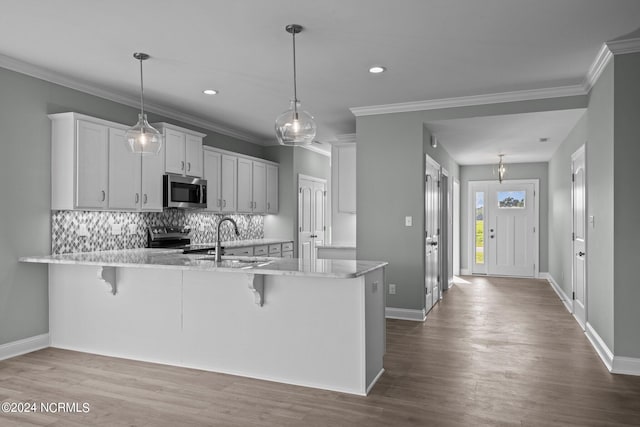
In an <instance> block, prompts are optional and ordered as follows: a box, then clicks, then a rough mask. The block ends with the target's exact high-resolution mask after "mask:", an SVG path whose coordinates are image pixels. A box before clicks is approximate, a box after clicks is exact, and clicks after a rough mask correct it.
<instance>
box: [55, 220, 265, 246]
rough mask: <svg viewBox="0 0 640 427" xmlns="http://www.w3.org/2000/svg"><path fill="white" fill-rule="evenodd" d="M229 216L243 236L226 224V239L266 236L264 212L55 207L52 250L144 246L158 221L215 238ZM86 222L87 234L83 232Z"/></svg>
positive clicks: (202, 239)
mask: <svg viewBox="0 0 640 427" xmlns="http://www.w3.org/2000/svg"><path fill="white" fill-rule="evenodd" d="M225 216H230V217H231V218H233V219H234V220H235V221H236V222H237V223H238V229H239V230H240V237H236V235H235V234H234V233H233V230H232V228H233V227H227V226H226V225H223V226H222V230H221V231H220V233H221V234H222V240H247V239H262V238H264V217H262V216H260V215H220V214H214V213H210V212H195V211H193V212H192V211H183V210H178V209H169V210H166V211H164V212H88V211H52V212H51V253H52V254H61V253H70V252H93V251H107V250H114V249H135V248H144V247H146V245H147V227H149V226H157V225H176V226H182V225H186V226H188V227H190V228H191V235H190V237H191V242H192V243H209V242H215V241H216V229H217V227H218V222H219V221H220V220H221V219H222V218H224V217H225ZM113 224H116V225H119V226H121V227H122V234H119V235H113V234H112V233H111V231H112V225H113ZM84 226H86V232H87V233H86V234H88V235H87V236H81V235H80V234H81V233H80V230H81V228H84ZM83 231H84V230H83Z"/></svg>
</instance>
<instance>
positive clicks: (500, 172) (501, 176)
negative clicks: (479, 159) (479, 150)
mask: <svg viewBox="0 0 640 427" xmlns="http://www.w3.org/2000/svg"><path fill="white" fill-rule="evenodd" d="M498 156H499V157H500V161H499V162H498V182H499V183H500V184H502V181H503V180H504V176H505V175H506V174H507V168H506V167H505V166H504V163H502V158H503V157H504V154H499V155H498Z"/></svg>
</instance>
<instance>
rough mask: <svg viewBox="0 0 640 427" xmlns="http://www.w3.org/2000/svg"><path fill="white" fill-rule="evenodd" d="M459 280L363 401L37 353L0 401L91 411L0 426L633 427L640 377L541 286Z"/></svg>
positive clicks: (393, 330) (4, 417)
mask: <svg viewBox="0 0 640 427" xmlns="http://www.w3.org/2000/svg"><path fill="white" fill-rule="evenodd" d="M466 279H467V280H469V281H470V283H467V284H456V285H455V286H454V287H453V288H452V289H451V290H449V291H448V292H447V293H446V294H445V298H444V300H442V301H440V303H439V304H438V305H437V306H436V307H435V308H434V309H433V310H432V312H431V313H430V314H429V316H428V319H427V322H426V323H419V322H408V321H399V320H389V321H388V322H387V331H388V333H387V355H386V357H385V368H386V372H385V374H384V375H383V376H382V378H381V379H380V381H379V382H378V384H377V385H376V386H375V387H374V388H373V390H372V392H371V393H370V395H369V396H368V397H358V396H352V395H346V394H341V393H335V392H328V391H323V390H315V389H309V388H304V387H295V386H289V385H283V384H277V383H270V382H265V381H258V380H251V379H246V378H239V377H234V376H229V375H222V374H215V373H210V372H202V371H196V370H190V369H183V368H175V367H170V366H162V365H154V364H149V363H142V362H133V361H128V360H122V359H114V358H109V357H102V356H95V355H89V354H84V353H77V352H71V351H64V350H58V349H45V350H42V351H38V352H34V353H31V354H27V355H24V356H20V357H16V358H13V359H9V360H5V361H0V401H10V402H26V401H28V402H79V403H82V402H87V403H89V404H90V411H89V412H88V413H86V414H85V413H57V414H42V413H37V414H34V413H29V414H22V415H16V414H6V413H5V414H3V413H0V425H1V426H3V427H4V426H11V425H19V426H25V425H51V426H87V425H104V426H205V425H221V426H222V425H225V426H254V425H259V426H332V427H337V426H404V425H407V426H410V425H415V426H478V425H487V426H501V425H505V426H509V425H518V426H554V425H557V426H568V425H575V426H591V425H593V426H596V425H597V426H603V425H636V426H637V425H640V377H632V376H623V375H612V374H609V373H608V372H607V370H606V369H605V367H604V365H603V364H602V363H601V362H600V360H599V359H598V357H597V355H596V353H595V351H594V350H593V349H592V347H591V345H590V344H589V343H588V341H587V339H586V338H585V336H584V333H583V332H582V331H581V330H580V328H579V326H578V324H577V323H576V322H575V321H574V320H573V318H572V317H571V316H570V315H569V313H567V311H566V310H565V309H564V307H563V306H562V304H561V302H560V301H559V300H558V298H557V296H556V295H555V293H554V292H553V291H552V289H551V288H550V286H549V285H548V284H547V283H546V282H545V281H542V280H516V279H496V278H471V277H466ZM259 360H260V355H256V363H259Z"/></svg>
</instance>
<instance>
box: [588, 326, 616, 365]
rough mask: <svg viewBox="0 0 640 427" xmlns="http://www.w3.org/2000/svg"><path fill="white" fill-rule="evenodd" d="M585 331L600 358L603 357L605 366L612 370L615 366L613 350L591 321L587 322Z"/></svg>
mask: <svg viewBox="0 0 640 427" xmlns="http://www.w3.org/2000/svg"><path fill="white" fill-rule="evenodd" d="M585 333H586V335H587V338H588V339H589V341H590V342H591V345H592V346H593V348H594V349H595V350H596V353H598V356H600V359H602V362H603V363H604V366H606V367H607V369H608V370H609V371H610V372H611V371H612V367H613V352H612V351H611V350H609V347H607V344H605V342H604V340H603V339H602V338H601V337H600V335H598V333H597V332H596V330H595V329H593V326H591V324H590V323H589V322H587V325H586V329H585Z"/></svg>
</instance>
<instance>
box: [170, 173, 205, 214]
mask: <svg viewBox="0 0 640 427" xmlns="http://www.w3.org/2000/svg"><path fill="white" fill-rule="evenodd" d="M162 186H163V190H164V191H163V197H162V206H164V207H165V208H182V209H197V208H206V207H207V180H206V179H200V178H190V177H186V176H180V175H174V174H170V173H168V174H166V175H164V176H163V177H162Z"/></svg>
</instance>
